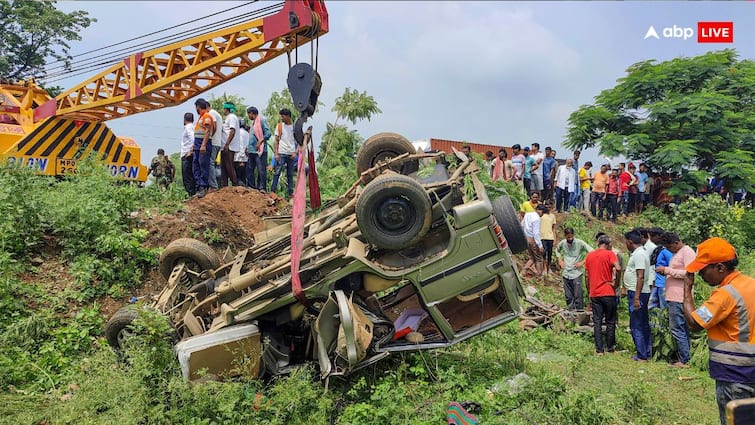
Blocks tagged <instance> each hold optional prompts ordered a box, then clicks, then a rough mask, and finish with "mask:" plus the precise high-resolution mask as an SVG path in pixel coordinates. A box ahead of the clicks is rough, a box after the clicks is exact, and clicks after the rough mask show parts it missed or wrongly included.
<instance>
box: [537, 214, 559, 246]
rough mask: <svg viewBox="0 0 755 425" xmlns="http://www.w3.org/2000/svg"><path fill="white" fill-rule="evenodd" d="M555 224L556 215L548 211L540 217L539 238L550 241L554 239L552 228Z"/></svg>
mask: <svg viewBox="0 0 755 425" xmlns="http://www.w3.org/2000/svg"><path fill="white" fill-rule="evenodd" d="M555 226H556V216H555V215H553V214H551V213H548V214H543V216H542V217H540V239H545V240H548V241H552V240H555V239H556V235H555V234H554V233H553V228H554V227H555Z"/></svg>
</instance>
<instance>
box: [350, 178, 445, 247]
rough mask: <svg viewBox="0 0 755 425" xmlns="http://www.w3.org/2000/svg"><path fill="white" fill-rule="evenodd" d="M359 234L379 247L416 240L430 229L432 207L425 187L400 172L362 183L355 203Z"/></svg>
mask: <svg viewBox="0 0 755 425" xmlns="http://www.w3.org/2000/svg"><path fill="white" fill-rule="evenodd" d="M356 216H357V224H358V225H359V230H360V231H361V232H362V236H364V238H365V239H366V240H367V241H368V242H370V243H372V244H373V245H375V246H377V247H378V248H383V249H402V248H406V247H408V246H411V245H413V244H415V243H417V242H418V241H419V240H421V239H422V237H424V236H425V234H426V233H427V231H428V230H429V229H430V222H431V217H432V207H431V205H430V197H429V196H428V195H427V192H426V191H425V188H424V187H422V185H421V184H419V183H417V182H416V181H415V180H414V179H412V178H411V177H407V176H404V175H401V174H391V175H386V176H381V177H379V178H377V179H375V180H373V181H371V182H370V183H368V184H367V186H365V188H364V191H363V192H362V193H361V194H360V195H359V199H357V205H356Z"/></svg>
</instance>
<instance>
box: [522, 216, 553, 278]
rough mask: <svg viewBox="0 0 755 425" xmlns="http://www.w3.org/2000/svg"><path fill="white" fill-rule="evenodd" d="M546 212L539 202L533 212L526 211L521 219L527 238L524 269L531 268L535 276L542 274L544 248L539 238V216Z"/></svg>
mask: <svg viewBox="0 0 755 425" xmlns="http://www.w3.org/2000/svg"><path fill="white" fill-rule="evenodd" d="M547 212H548V208H547V207H546V206H545V205H543V204H540V205H538V206H537V208H535V211H534V212H528V213H527V214H525V215H524V218H523V219H522V229H523V230H524V236H525V237H526V238H527V253H528V254H529V257H530V258H529V259H528V260H527V263H526V264H525V265H524V271H525V272H526V271H527V270H528V269H529V270H532V271H533V272H534V273H535V276H542V274H543V271H542V269H541V265H542V264H541V263H542V253H543V251H544V248H543V241H542V240H541V239H540V217H542V216H543V214H545V213H547Z"/></svg>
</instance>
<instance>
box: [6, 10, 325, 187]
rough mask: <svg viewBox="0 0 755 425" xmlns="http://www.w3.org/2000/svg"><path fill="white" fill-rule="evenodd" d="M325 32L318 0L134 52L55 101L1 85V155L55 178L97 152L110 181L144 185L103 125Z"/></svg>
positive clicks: (138, 168)
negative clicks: (112, 178) (118, 179)
mask: <svg viewBox="0 0 755 425" xmlns="http://www.w3.org/2000/svg"><path fill="white" fill-rule="evenodd" d="M327 32H328V13H327V9H326V8H325V4H324V3H323V2H322V1H321V0H287V1H285V2H284V3H283V8H282V9H281V10H280V11H278V12H277V13H274V14H272V15H269V16H266V17H262V18H258V19H254V20H250V21H247V22H243V23H240V24H237V25H233V26H230V27H227V28H222V29H219V30H216V31H212V32H209V33H206V34H202V35H199V36H196V37H192V38H189V39H186V40H183V41H179V42H175V43H172V44H169V45H166V46H162V47H159V48H155V49H152V50H148V51H145V52H141V53H135V54H132V55H130V56H129V57H127V58H125V59H123V61H121V62H119V63H117V64H115V65H113V66H111V67H110V68H108V69H107V70H105V71H103V72H101V73H99V74H97V75H95V76H94V77H92V78H90V79H88V80H86V81H84V82H82V83H80V84H78V85H76V86H74V87H72V88H70V89H68V90H67V91H65V92H63V93H61V94H60V95H58V96H56V97H55V98H50V97H49V96H47V95H46V93H45V92H44V91H43V90H41V89H39V88H38V87H37V86H35V85H34V84H32V83H23V84H14V85H8V84H6V85H0V155H2V156H3V157H5V159H6V161H9V162H14V163H16V164H20V165H22V166H28V167H32V168H36V169H37V170H38V171H40V172H41V173H43V174H48V175H59V174H64V173H65V172H67V171H70V170H73V169H75V161H76V159H78V158H80V157H83V156H85V155H88V154H89V153H91V152H96V153H97V154H99V157H100V158H101V159H102V160H103V161H105V163H106V164H108V166H109V167H110V169H111V171H112V172H113V174H114V175H118V176H120V177H124V178H126V179H131V180H139V181H145V180H146V178H147V169H146V167H144V166H143V165H142V164H141V163H140V148H139V147H138V145H137V144H136V143H135V142H134V141H133V140H131V139H128V138H123V137H118V136H115V135H114V134H113V133H112V131H110V129H109V128H107V126H105V124H104V123H103V122H104V121H107V120H110V119H115V118H121V117H125V116H129V115H133V114H137V113H140V112H147V111H151V110H155V109H159V108H163V107H167V106H174V105H179V104H181V103H183V102H185V101H187V100H188V99H190V98H192V97H194V96H197V95H199V94H201V93H203V92H205V91H207V90H210V89H212V88H214V87H216V86H218V85H220V84H222V83H224V82H226V81H228V80H230V79H232V78H234V77H237V76H239V75H241V74H243V73H245V72H247V71H249V70H251V69H253V68H256V67H257V66H259V65H261V64H263V63H265V62H268V61H270V60H271V59H274V58H276V57H278V56H280V55H282V54H283V53H287V52H290V51H292V50H293V49H295V48H296V47H298V46H301V45H303V44H306V43H309V42H311V41H313V40H315V39H316V38H317V37H319V36H320V35H323V34H325V33H327Z"/></svg>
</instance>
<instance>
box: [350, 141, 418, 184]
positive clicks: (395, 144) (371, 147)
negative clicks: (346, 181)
mask: <svg viewBox="0 0 755 425" xmlns="http://www.w3.org/2000/svg"><path fill="white" fill-rule="evenodd" d="M405 153H408V154H414V153H417V150H416V149H414V145H412V143H411V142H410V141H409V140H407V139H406V138H405V137H404V136H402V135H400V134H396V133H378V134H376V135H374V136H372V137H370V138H369V139H367V141H366V142H364V145H362V148H361V149H359V152H357V158H356V163H357V174H358V175H361V174H362V173H363V172H364V171H365V170H367V169H370V168H372V167H374V166H375V165H376V164H377V163H378V161H385V160H387V159H391V158H395V157H397V156H399V155H402V154H405ZM417 170H419V162H418V161H411V162H407V163H404V165H403V166H402V167H401V168H400V169H398V168H396V169H394V171H396V172H400V173H401V174H411V173H414V172H416V171H417Z"/></svg>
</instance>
